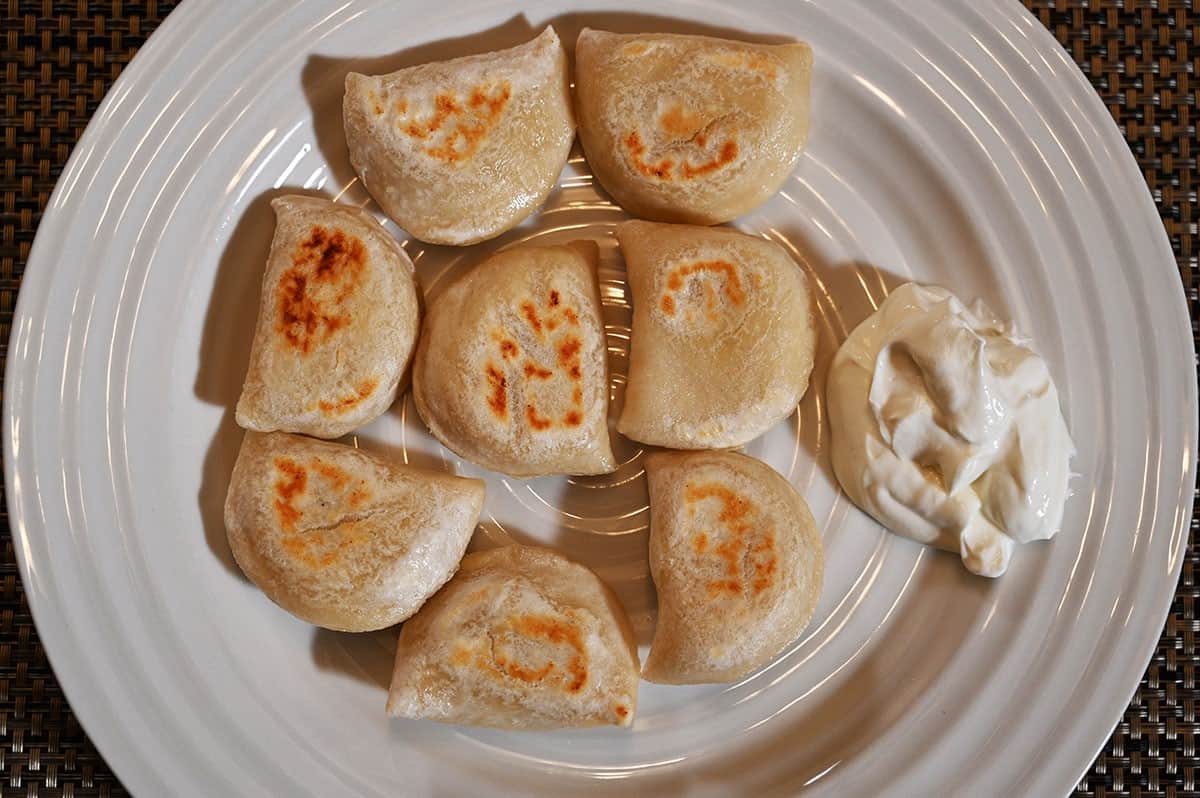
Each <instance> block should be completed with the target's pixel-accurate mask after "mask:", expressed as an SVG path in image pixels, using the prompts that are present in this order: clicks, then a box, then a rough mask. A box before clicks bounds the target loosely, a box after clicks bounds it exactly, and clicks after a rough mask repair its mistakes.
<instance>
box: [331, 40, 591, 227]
mask: <svg viewBox="0 0 1200 798" xmlns="http://www.w3.org/2000/svg"><path fill="white" fill-rule="evenodd" d="M342 110H343V118H344V123H345V129H346V143H347V144H348V145H349V148H350V162H351V163H352V164H353V165H354V169H355V171H356V172H358V175H359V177H361V178H362V181H363V185H364V186H366V188H367V191H369V192H370V193H371V196H372V197H374V198H375V200H376V202H378V203H379V206H380V207H381V208H383V211H384V213H386V214H387V215H388V216H390V217H392V218H393V219H395V220H396V223H397V224H399V225H400V226H401V227H403V228H404V229H405V230H406V231H407V232H408V233H409V234H411V235H413V236H415V237H417V238H419V239H421V240H422V241H428V242H430V243H433V244H457V245H465V244H474V243H476V242H478V241H483V240H485V239H488V238H492V237H494V236H497V235H500V234H501V233H503V232H504V231H506V230H511V229H512V228H513V227H516V226H517V225H518V224H520V223H521V221H522V220H524V219H525V218H526V217H527V216H529V215H530V214H531V213H533V211H534V210H536V209H537V208H538V207H540V206H541V205H542V203H544V202H545V201H546V197H547V196H549V194H550V190H551V189H552V188H553V187H554V184H555V182H556V181H557V180H558V175H559V172H561V171H562V168H563V166H564V165H565V164H566V162H567V156H568V155H569V154H570V150H571V142H572V141H574V139H575V118H574V115H573V114H572V110H571V98H570V90H569V84H568V78H567V54H566V51H565V50H564V49H563V46H562V42H560V41H559V39H558V35H557V34H555V32H554V29H553V28H546V30H545V31H543V32H542V34H541V35H540V36H538V37H537V38H535V39H533V40H532V41H530V42H527V43H525V44H522V45H520V46H518V47H513V48H511V49H508V50H499V51H497V52H493V53H485V54H483V55H472V56H466V57H463V58H455V59H453V60H451V61H441V62H437V63H432V64H422V65H421V66H415V67H409V68H407V69H401V70H399V71H398V72H392V73H391V74H388V75H379V76H367V75H360V74H357V73H353V72H352V73H350V74H349V75H347V76H346V95H345V100H344V103H343V109H342Z"/></svg>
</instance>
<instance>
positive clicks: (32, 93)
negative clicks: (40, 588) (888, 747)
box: [0, 0, 1200, 797]
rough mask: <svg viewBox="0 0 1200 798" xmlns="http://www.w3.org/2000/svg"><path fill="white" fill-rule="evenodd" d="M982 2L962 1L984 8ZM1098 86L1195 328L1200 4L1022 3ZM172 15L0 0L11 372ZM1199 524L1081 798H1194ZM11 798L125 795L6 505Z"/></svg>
mask: <svg viewBox="0 0 1200 798" xmlns="http://www.w3.org/2000/svg"><path fill="white" fill-rule="evenodd" d="M973 1H974V0H963V2H973ZM1024 2H1025V3H1026V5H1028V6H1029V7H1030V8H1031V9H1033V10H1034V12H1035V13H1036V14H1037V16H1038V18H1039V19H1040V20H1041V21H1042V23H1043V24H1044V25H1046V27H1048V28H1049V29H1050V30H1051V31H1052V32H1053V33H1054V35H1055V36H1056V37H1058V40H1059V41H1060V42H1062V43H1063V45H1064V46H1066V48H1067V49H1068V50H1069V51H1070V53H1071V55H1072V56H1073V57H1074V58H1075V60H1076V61H1077V62H1078V63H1079V65H1080V66H1081V67H1082V68H1083V71H1084V73H1085V74H1087V76H1088V77H1089V78H1090V79H1091V81H1092V83H1093V84H1094V85H1095V87H1096V90H1097V91H1099V92H1100V95H1101V96H1102V97H1103V98H1104V102H1105V103H1106V104H1107V106H1108V108H1109V111H1110V112H1111V113H1112V115H1113V116H1114V117H1115V118H1116V120H1117V122H1118V123H1119V124H1120V126H1121V129H1122V131H1123V132H1124V133H1125V137H1126V139H1127V140H1128V141H1129V146H1130V147H1131V148H1132V149H1133V152H1134V154H1135V155H1136V156H1137V159H1138V163H1139V164H1141V167H1142V170H1143V173H1144V174H1145V177H1146V182H1147V183H1148V184H1149V185H1150V187H1151V189H1152V191H1153V193H1154V199H1155V202H1157V204H1158V209H1159V213H1160V214H1161V215H1162V218H1163V222H1164V224H1165V225H1166V228H1167V232H1168V234H1169V235H1170V238H1171V246H1172V247H1173V248H1174V250H1175V256H1176V259H1177V260H1178V263H1179V272H1180V276H1181V278H1182V280H1183V284H1184V286H1185V288H1186V291H1187V297H1188V306H1189V308H1190V310H1191V314H1192V320H1193V322H1192V324H1193V331H1194V332H1195V331H1196V330H1197V321H1196V320H1197V312H1198V307H1197V304H1198V303H1197V272H1198V268H1197V257H1198V254H1200V253H1198V249H1197V222H1198V221H1200V214H1198V213H1197V198H1196V193H1197V189H1198V188H1200V180H1197V177H1196V159H1197V155H1198V153H1197V149H1198V148H1197V144H1196V138H1197V134H1196V127H1197V121H1198V120H1200V110H1198V109H1197V87H1198V86H1200V75H1198V74H1197V73H1198V72H1200V42H1197V34H1198V32H1200V12H1197V11H1196V10H1195V9H1194V5H1193V2H1192V0H1157V2H1155V1H1154V0H1125V2H1120V0H1117V2H1111V1H1101V2H1095V1H1093V2H1089V1H1088V0H1057V1H1056V0H1024ZM175 5H176V3H175V2H172V1H170V0H163V1H162V2H154V0H146V2H133V1H132V0H105V2H88V0H73V1H71V2H68V1H67V0H0V6H2V11H0V14H2V18H3V35H4V42H3V74H2V75H0V89H2V90H3V141H2V142H0V151H2V152H3V169H2V171H0V195H2V204H0V365H2V364H3V362H4V359H5V357H6V355H7V342H8V334H9V329H10V327H11V324H12V313H13V306H14V304H15V301H16V295H17V288H18V287H19V285H20V282H21V273H22V271H23V270H24V268H25V260H26V258H27V257H28V255H29V247H30V244H31V243H32V241H33V235H34V231H35V230H36V229H37V225H38V220H39V218H40V216H41V211H42V208H43V207H44V206H45V204H46V201H47V199H48V198H49V196H50V191H51V189H52V188H53V187H54V182H55V180H56V179H57V178H58V175H59V174H60V173H61V171H62V168H63V165H64V164H65V163H66V160H67V156H68V155H69V154H70V152H71V147H72V146H73V145H74V143H75V141H76V139H77V138H78V137H79V135H80V133H82V132H83V128H84V126H85V125H86V124H87V121H88V119H89V118H90V117H91V115H92V113H93V112H94V111H95V109H96V105H97V103H98V102H99V101H100V99H101V98H102V97H103V96H104V93H105V91H107V90H108V87H109V86H110V85H111V84H112V81H113V80H114V79H115V78H116V77H117V75H118V73H120V71H121V69H122V67H124V66H125V64H127V63H128V62H129V59H130V58H132V57H133V55H134V53H136V52H137V49H138V47H139V46H141V44H142V43H143V42H144V41H145V39H146V37H147V36H148V35H150V33H152V32H153V31H154V29H155V27H157V25H158V24H159V22H161V21H162V18H163V17H164V16H165V15H166V14H167V13H168V12H169V11H170V10H171V9H172V8H173V7H174V6H175ZM1198 527H1200V518H1197V517H1196V516H1193V518H1192V534H1191V542H1190V545H1189V549H1188V555H1187V559H1186V560H1185V562H1184V565H1183V578H1182V580H1181V582H1180V585H1179V592H1178V594H1177V595H1176V597H1175V602H1174V605H1173V606H1172V608H1171V615H1170V618H1168V620H1167V625H1166V628H1165V629H1164V630H1163V635H1162V639H1161V640H1160V642H1159V645H1158V651H1157V652H1156V653H1155V655H1154V659H1153V661H1152V662H1151V663H1150V667H1149V668H1148V669H1147V671H1146V675H1145V677H1144V679H1143V680H1142V685H1141V687H1140V688H1139V689H1138V692H1137V696H1136V697H1135V698H1134V700H1133V703H1132V704H1130V706H1129V709H1128V710H1127V711H1126V713H1125V717H1124V719H1123V720H1122V721H1121V723H1120V725H1119V726H1118V727H1117V729H1116V730H1115V732H1114V733H1113V736H1112V739H1111V740H1110V741H1109V743H1108V745H1106V746H1105V748H1104V751H1103V752H1102V753H1101V754H1100V756H1099V758H1098V759H1097V760H1096V762H1095V764H1094V765H1093V766H1092V769H1091V771H1090V772H1089V773H1088V775H1087V776H1086V778H1085V780H1084V781H1083V782H1082V783H1081V784H1080V785H1079V789H1078V791H1077V792H1076V795H1077V796H1125V795H1129V796H1139V795H1160V794H1166V795H1191V794H1196V773H1197V769H1198V767H1200V758H1198V756H1197V751H1196V738H1197V732H1198V730H1200V721H1198V720H1197V706H1198V704H1200V691H1198V690H1197V686H1196V672H1197V666H1198V665H1200V652H1198V651H1197V648H1196V635H1197V632H1200V622H1198V621H1197V616H1196V605H1197V596H1198V595H1200V590H1198V589H1197V586H1196V574H1197V571H1200V544H1198V541H1197V537H1198V536H1197V531H1198ZM0 548H2V550H3V551H2V552H0V794H2V795H4V796H9V795H14V796H15V795H23V796H60V795H61V796H81V797H82V796H94V795H103V796H109V795H113V796H115V795H124V794H125V790H124V789H123V788H122V787H121V784H120V782H119V781H118V780H117V779H116V777H115V776H113V774H112V772H111V771H110V770H109V769H108V767H107V766H106V765H105V764H104V761H103V760H102V759H101V758H100V757H99V755H98V754H97V753H96V749H95V748H94V747H93V746H92V744H91V743H90V741H89V740H88V739H87V736H86V735H85V734H84V733H83V730H82V729H81V728H80V726H79V723H78V721H76V719H75V716H74V714H73V713H72V712H71V708H70V706H69V705H68V704H67V701H66V699H65V698H64V697H63V693H62V689H61V688H60V687H59V685H58V682H57V681H56V680H55V678H54V674H53V672H52V671H51V670H50V665H49V663H48V662H47V660H46V654H45V652H44V651H43V650H42V646H41V644H40V642H39V641H38V636H37V631H36V630H35V629H34V627H33V622H32V620H31V619H30V616H29V608H28V606H27V605H26V603H25V596H24V592H23V591H22V588H21V580H20V577H19V576H18V574H17V566H16V561H15V559H14V557H13V547H12V541H11V538H10V537H9V528H8V512H7V507H5V506H4V505H3V504H2V503H0Z"/></svg>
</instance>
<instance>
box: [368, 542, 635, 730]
mask: <svg viewBox="0 0 1200 798" xmlns="http://www.w3.org/2000/svg"><path fill="white" fill-rule="evenodd" d="M637 693H638V657H637V646H636V645H635V644H634V641H633V633H632V631H631V630H630V627H629V621H628V618H627V617H626V616H625V611H624V609H622V607H621V605H620V602H619V601H618V600H617V598H616V596H614V595H613V594H612V591H610V590H609V589H608V587H606V586H605V585H604V583H603V582H601V581H600V579H599V578H598V577H597V576H596V575H595V574H594V573H592V572H591V571H589V570H588V569H587V568H585V567H583V566H582V565H577V564H576V563H573V562H571V561H570V560H568V559H566V558H565V557H563V556H562V555H560V554H558V553H556V552H554V551H551V550H550V549H543V548H537V547H533V546H506V547H504V548H500V549H492V550H490V551H483V552H476V553H474V554H468V555H467V556H466V558H465V559H463V562H462V567H461V568H460V569H459V571H458V573H457V574H455V576H454V578H453V579H452V580H450V583H449V584H448V585H446V586H445V587H444V588H442V590H441V591H440V592H438V594H437V595H436V596H434V597H433V598H432V599H430V600H429V603H427V604H426V605H425V606H424V607H423V608H422V609H421V611H420V612H419V613H417V614H416V616H415V617H413V618H412V619H411V620H409V621H408V622H407V623H405V624H404V627H403V629H401V630H400V643H399V645H398V646H397V648H396V666H395V671H394V672H393V675H392V686H391V691H390V692H389V695H388V702H387V711H388V714H389V715H392V716H395V717H403V718H424V719H428V720H436V721H441V722H444V723H463V724H468V725H472V726H491V727H495V728H502V729H555V728H566V727H582V726H602V725H615V726H628V725H630V724H631V723H632V722H633V716H634V713H635V712H636V710H637Z"/></svg>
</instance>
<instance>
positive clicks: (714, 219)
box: [575, 28, 812, 224]
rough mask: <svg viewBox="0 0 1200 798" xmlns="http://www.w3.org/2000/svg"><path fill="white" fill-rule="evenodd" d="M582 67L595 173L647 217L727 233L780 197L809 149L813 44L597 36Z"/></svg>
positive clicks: (582, 42) (582, 130) (580, 97)
mask: <svg viewBox="0 0 1200 798" xmlns="http://www.w3.org/2000/svg"><path fill="white" fill-rule="evenodd" d="M575 59H576V67H575V82H576V107H577V109H578V117H579V136H580V139H581V140H582V141H583V147H584V150H585V151H586V152H587V158H588V163H589V164H590V165H591V167H592V168H593V169H594V170H595V171H596V176H597V177H598V178H599V179H600V183H601V184H602V185H603V186H604V188H605V189H606V190H607V191H608V192H609V193H610V194H612V196H613V198H614V199H616V200H617V202H619V203H621V205H622V206H623V207H624V208H625V209H626V210H627V211H629V212H630V213H633V214H635V215H637V216H641V217H643V218H646V219H656V220H658V221H664V222H687V223H690V224H717V223H720V222H727V221H729V220H730V219H733V218H734V217H736V216H739V215H741V214H743V213H745V212H747V211H749V210H751V209H752V208H754V207H756V206H758V205H759V204H761V203H762V202H764V201H765V200H767V199H768V198H769V197H770V196H771V195H773V194H774V193H775V192H776V191H778V190H779V187H780V186H781V185H783V181H784V180H785V179H786V178H787V176H788V174H789V173H790V172H791V171H792V167H793V166H795V164H796V161H797V159H798V158H799V157H800V152H801V150H802V149H803V148H804V143H805V140H806V139H807V136H808V112H809V82H810V78H811V73H812V49H811V48H810V47H809V46H808V45H807V44H803V43H796V44H782V45H762V44H750V43H748V42H738V41H731V40H728V39H716V38H710V37H705V36H682V35H675V34H666V33H655V34H616V33H608V32H605V31H598V30H592V29H590V28H585V29H584V30H583V32H581V33H580V34H579V41H578V43H577V44H576V46H575Z"/></svg>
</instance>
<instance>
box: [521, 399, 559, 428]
mask: <svg viewBox="0 0 1200 798" xmlns="http://www.w3.org/2000/svg"><path fill="white" fill-rule="evenodd" d="M525 419H526V420H527V421H528V422H529V426H531V427H533V428H534V429H535V430H538V431H539V432H540V431H542V430H546V429H550V425H551V424H553V423H554V422H552V421H551V420H550V419H548V418H546V417H545V416H539V415H538V412H537V408H535V407H534V406H533V405H531V404H529V405H525Z"/></svg>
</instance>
